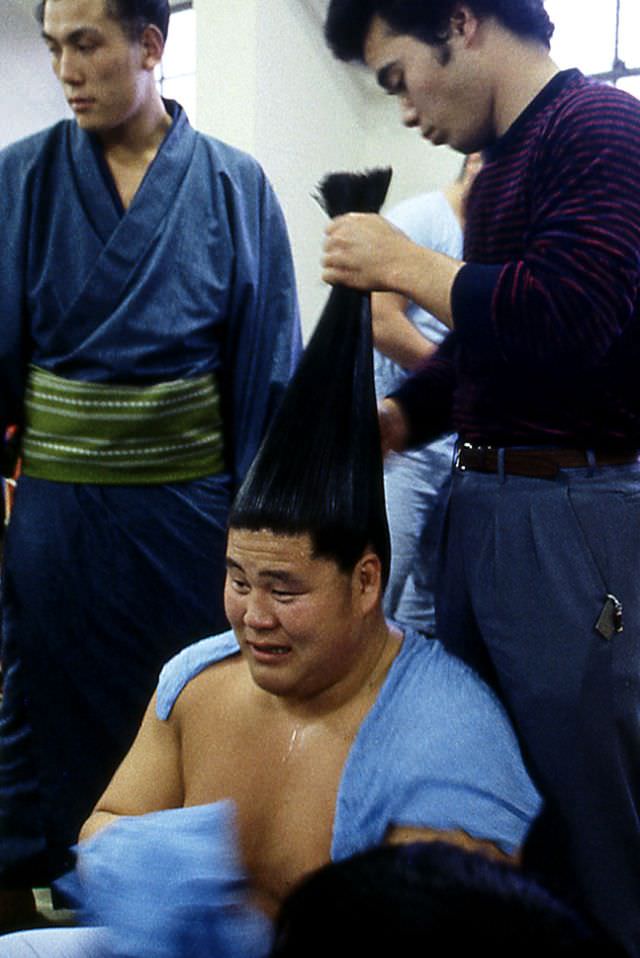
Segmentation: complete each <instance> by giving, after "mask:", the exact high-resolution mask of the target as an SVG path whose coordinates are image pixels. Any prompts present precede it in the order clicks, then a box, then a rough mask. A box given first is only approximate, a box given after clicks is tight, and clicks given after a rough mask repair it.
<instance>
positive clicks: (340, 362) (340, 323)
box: [229, 169, 391, 582]
mask: <svg viewBox="0 0 640 958" xmlns="http://www.w3.org/2000/svg"><path fill="white" fill-rule="evenodd" d="M390 180H391V170H389V169H386V170H371V171H368V172H366V173H362V174H353V173H333V174H330V175H329V176H327V177H326V178H325V179H324V180H323V181H322V183H321V184H320V187H319V190H320V197H318V199H319V201H320V202H321V204H322V205H323V206H324V208H325V209H326V211H327V213H328V214H329V215H330V216H338V215H340V214H342V213H347V212H370V213H372V212H377V211H378V210H379V208H380V207H381V206H382V203H383V202H384V198H385V196H386V193H387V189H388V187H389V182H390ZM229 525H230V527H231V528H235V529H251V530H259V529H269V530H270V531H272V532H276V533H281V534H284V535H296V534H304V533H308V534H309V535H310V537H311V540H312V543H313V546H314V554H315V555H316V556H323V557H326V558H331V559H334V560H335V561H336V562H337V563H338V565H339V566H340V568H341V569H343V570H344V571H351V570H352V569H353V567H354V566H355V564H356V562H357V561H358V559H359V558H360V557H361V556H362V554H363V552H364V551H365V550H366V549H367V548H371V549H372V550H373V551H374V552H375V553H376V554H377V555H378V557H379V559H380V561H381V565H382V577H383V581H384V582H386V579H387V576H388V569H389V560H390V545H389V530H388V526H387V518H386V509H385V501H384V486H383V472H382V453H381V448H380V433H379V429H378V416H377V408H376V398H375V390H374V382H373V363H372V341H371V315H370V308H369V296H368V295H366V294H362V293H360V292H357V291H355V290H351V289H347V288H346V287H343V286H336V287H334V288H333V289H332V291H331V294H330V296H329V299H328V301H327V303H326V306H325V308H324V310H323V312H322V315H321V317H320V319H319V321H318V324H317V326H316V329H315V332H314V334H313V336H312V337H311V339H310V341H309V343H308V345H307V347H306V349H305V351H304V353H303V356H302V358H301V360H300V363H299V365H298V368H297V370H296V373H295V375H294V377H293V378H292V380H291V382H290V383H289V386H288V387H287V390H286V392H285V394H284V396H283V398H282V401H281V405H280V407H279V409H278V411H277V413H276V415H275V417H274V418H273V420H272V422H271V425H270V427H269V430H268V432H267V435H266V436H265V438H264V440H263V443H262V445H261V447H260V449H259V451H258V454H257V456H256V458H255V460H254V462H253V464H252V466H251V469H250V470H249V473H248V474H247V477H246V479H245V481H244V483H243V484H242V487H241V488H240V490H239V492H238V494H237V496H236V499H235V502H234V504H233V507H232V510H231V516H230V520H229Z"/></svg>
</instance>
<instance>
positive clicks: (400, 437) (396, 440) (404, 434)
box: [378, 399, 409, 456]
mask: <svg viewBox="0 0 640 958" xmlns="http://www.w3.org/2000/svg"><path fill="white" fill-rule="evenodd" d="M378 421H379V423H380V440H381V443H382V455H383V456H386V455H387V454H388V453H390V452H402V450H403V449H406V447H407V443H408V441H409V424H408V423H407V420H406V419H405V415H404V412H403V411H402V406H401V405H400V403H399V402H396V400H395V399H383V400H382V402H381V403H379V405H378Z"/></svg>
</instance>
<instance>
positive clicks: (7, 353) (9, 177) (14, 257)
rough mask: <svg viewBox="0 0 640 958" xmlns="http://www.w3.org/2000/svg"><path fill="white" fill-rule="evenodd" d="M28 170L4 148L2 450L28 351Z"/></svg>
mask: <svg viewBox="0 0 640 958" xmlns="http://www.w3.org/2000/svg"><path fill="white" fill-rule="evenodd" d="M29 167H30V163H29V162H28V158H27V155H26V151H25V150H24V149H23V148H22V145H21V144H18V145H16V146H14V147H8V148H7V149H5V150H3V151H2V153H0V197H1V200H0V202H1V203H2V228H3V233H4V243H3V249H2V256H0V314H1V317H2V320H1V322H0V440H1V441H2V444H3V445H4V436H5V434H6V430H7V427H8V426H10V425H20V424H21V420H22V400H23V395H24V381H25V370H26V364H27V348H28V347H27V343H28V323H27V320H28V310H27V302H26V292H25V290H26V272H27V269H28V238H29V222H30V219H31V211H30V208H29V200H28V197H29V195H30V190H29V178H30V169H29ZM2 459H4V456H3V457H2ZM4 465H5V464H4V462H2V466H3V467H4Z"/></svg>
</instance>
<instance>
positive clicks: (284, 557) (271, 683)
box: [225, 529, 380, 701]
mask: <svg viewBox="0 0 640 958" xmlns="http://www.w3.org/2000/svg"><path fill="white" fill-rule="evenodd" d="M367 561H370V562H372V563H373V566H375V569H376V570H377V572H378V573H379V561H378V560H377V557H375V556H373V555H371V556H369V557H368V559H367V558H366V554H365V557H363V559H362V560H360V561H359V562H358V563H356V566H355V568H354V570H353V572H344V571H342V570H341V569H340V567H339V566H338V564H337V563H336V562H335V561H334V560H333V559H328V558H324V557H318V556H314V553H313V544H312V541H311V537H310V536H309V535H307V534H304V535H282V534H276V533H274V532H271V531H270V530H268V529H261V530H259V531H250V530H247V529H231V531H230V532H229V540H228V545H227V580H226V584H225V611H226V613H227V617H228V619H229V622H230V623H231V626H232V628H233V631H234V632H235V635H236V638H237V640H238V643H239V645H240V648H241V650H242V653H243V655H244V656H245V659H246V661H247V664H248V666H249V669H250V671H251V675H252V677H253V680H254V682H255V683H256V685H258V686H260V688H262V689H265V690H266V691H268V692H271V693H272V694H275V695H282V696H286V697H287V698H288V699H299V700H300V701H305V700H309V699H310V698H312V697H315V696H317V695H321V694H322V693H324V692H327V691H331V690H336V691H338V690H339V688H340V687H343V688H346V687H348V686H349V683H352V682H354V681H357V680H358V677H360V679H361V678H362V674H363V673H364V674H365V676H366V674H367V673H368V671H369V670H370V667H371V664H370V663H369V662H368V659H367V647H371V643H368V642H367V641H366V636H365V618H366V615H367V612H368V611H370V610H371V609H372V608H373V607H375V605H376V603H377V602H378V601H379V597H380V587H379V575H378V578H377V580H376V583H375V585H374V588H373V590H369V588H368V583H367V578H366V574H365V576H364V577H363V575H362V569H361V565H362V563H363V562H365V563H366V562H367ZM366 571H367V570H365V573H366Z"/></svg>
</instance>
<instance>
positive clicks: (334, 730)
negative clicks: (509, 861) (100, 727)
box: [81, 517, 538, 916]
mask: <svg viewBox="0 0 640 958" xmlns="http://www.w3.org/2000/svg"><path fill="white" fill-rule="evenodd" d="M227 564H228V573H227V582H226V589H225V608H226V611H227V615H228V618H229V621H230V623H231V625H232V627H233V634H231V633H226V634H224V635H222V636H218V637H215V638H212V639H205V640H203V641H201V642H199V643H196V644H195V645H194V646H191V647H190V648H188V649H187V650H185V651H183V652H182V653H180V654H179V655H178V656H177V657H176V658H175V659H173V660H172V661H171V662H170V663H169V664H168V666H166V667H165V669H164V671H163V673H162V675H161V678H160V683H159V687H158V690H157V692H156V694H155V695H154V697H153V700H152V702H151V704H150V706H149V709H148V711H147V713H146V715H145V718H144V721H143V723H142V727H141V729H140V732H139V734H138V737H137V738H136V741H135V742H134V744H133V746H132V748H131V750H130V752H129V754H128V755H127V757H126V758H125V760H124V761H123V763H122V765H121V766H120V768H119V769H118V771H117V772H116V774H115V776H114V778H113V779H112V781H111V783H110V785H109V786H108V788H107V790H106V791H105V793H104V795H103V796H102V798H101V799H100V801H99V802H98V804H97V806H96V809H95V811H94V813H93V814H92V816H91V817H90V818H89V820H88V821H87V822H86V824H85V826H84V828H83V830H82V833H81V838H87V837H89V836H90V835H92V834H93V833H95V832H96V831H97V830H99V829H101V828H103V827H104V826H105V825H108V824H109V823H110V822H111V821H113V820H114V819H117V818H118V817H119V816H122V815H142V814H144V813H146V812H152V811H156V810H159V809H167V808H177V807H181V806H190V805H201V804H206V803H211V802H216V801H218V800H221V799H231V800H232V801H233V802H234V804H235V806H236V809H237V823H238V830H239V839H240V846H241V857H242V860H243V862H244V865H245V866H246V869H247V871H248V874H249V876H250V879H251V882H252V885H253V888H254V891H255V894H256V900H257V902H258V904H259V905H260V906H261V908H262V909H263V910H264V911H265V912H266V914H268V915H270V916H273V915H274V914H275V913H276V911H277V909H278V906H279V904H280V903H281V901H282V900H283V898H284V897H285V896H286V894H287V893H288V891H289V890H290V888H291V887H292V885H293V884H295V883H296V882H297V881H298V880H299V879H300V878H301V877H302V876H303V875H305V874H306V873H308V872H310V871H312V870H314V869H316V868H317V867H319V866H320V865H323V864H324V863H326V862H327V861H329V860H330V859H331V858H335V857H344V856H345V855H347V854H350V853H352V852H354V851H357V850H359V849H361V848H364V847H367V846H369V845H372V844H376V843H378V842H380V841H383V840H385V841H392V842H393V841H398V840H410V839H417V838H433V837H436V836H439V837H442V836H443V834H444V835H445V836H446V837H448V838H450V839H451V840H452V841H457V842H461V843H463V844H465V845H468V846H475V847H478V846H479V847H484V848H486V849H488V850H490V851H494V852H500V853H502V854H507V855H513V854H516V853H517V851H518V847H519V845H520V843H521V842H522V840H523V838H524V836H525V833H526V831H527V827H528V824H529V822H530V820H531V819H532V817H533V816H534V814H535V812H536V811H537V807H538V800H537V795H536V793H535V791H534V789H533V787H532V785H531V784H530V782H529V780H528V778H527V775H526V772H525V770H524V767H523V765H522V763H521V759H520V755H519V752H518V748H517V745H516V741H515V737H514V735H513V733H512V731H511V729H510V727H509V724H508V721H507V718H506V716H505V714H504V712H503V710H502V708H501V706H500V705H499V704H498V702H497V700H496V699H495V698H494V696H493V695H492V693H491V692H490V691H489V690H488V689H487V688H485V687H484V686H483V685H482V684H481V682H480V681H479V679H477V678H476V676H475V675H474V674H473V673H472V672H471V671H470V670H468V669H467V668H466V667H465V666H464V665H462V664H461V663H459V662H458V661H457V660H455V659H453V658H451V657H449V656H448V655H447V654H446V653H445V652H444V651H443V650H442V648H441V647H440V646H439V644H438V643H434V642H428V641H427V640H424V639H422V638H419V637H418V636H417V635H415V634H412V633H407V634H405V636H402V635H401V634H400V633H399V632H398V631H397V630H396V629H394V628H392V627H390V626H389V625H388V624H387V622H386V621H385V619H384V616H383V613H382V607H381V595H382V570H381V561H380V558H379V556H378V555H377V554H376V552H375V551H373V550H372V549H365V550H364V552H363V553H362V554H361V555H360V556H359V557H358V558H357V561H356V562H355V564H354V565H353V566H352V567H348V566H347V567H345V565H344V563H343V561H342V558H341V557H340V556H334V555H329V554H325V553H324V552H323V551H320V550H319V548H318V545H317V543H316V542H314V538H313V536H312V535H311V534H310V533H308V532H307V533H298V534H295V535H291V534H284V533H282V532H280V531H278V530H271V529H252V528H245V527H243V526H242V524H241V523H240V524H238V523H237V520H234V519H233V517H232V527H231V529H230V532H229V542H228V548H227ZM236 642H237V644H236ZM238 650H239V653H240V654H237V653H238Z"/></svg>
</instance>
